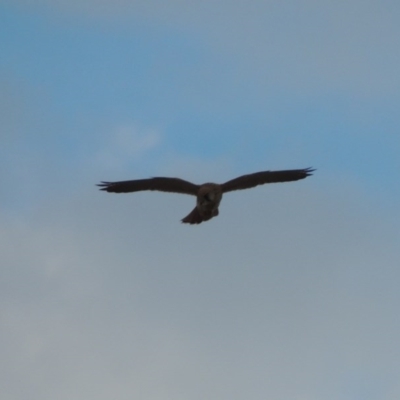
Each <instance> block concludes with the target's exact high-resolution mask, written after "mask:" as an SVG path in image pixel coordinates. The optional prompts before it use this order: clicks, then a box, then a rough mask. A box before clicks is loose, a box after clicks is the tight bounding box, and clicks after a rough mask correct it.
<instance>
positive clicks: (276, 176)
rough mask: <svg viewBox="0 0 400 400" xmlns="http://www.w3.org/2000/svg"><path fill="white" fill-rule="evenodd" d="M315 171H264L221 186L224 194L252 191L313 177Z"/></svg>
mask: <svg viewBox="0 0 400 400" xmlns="http://www.w3.org/2000/svg"><path fill="white" fill-rule="evenodd" d="M313 171H314V169H312V168H305V169H291V170H285V171H262V172H256V173H254V174H249V175H243V176H239V177H238V178H235V179H232V180H230V181H228V182H225V183H223V184H222V185H221V187H222V191H223V192H224V193H226V192H231V191H232V190H241V189H250V188H252V187H255V186H258V185H264V184H265V183H275V182H290V181H297V180H299V179H304V178H306V177H307V176H310V175H312V172H313Z"/></svg>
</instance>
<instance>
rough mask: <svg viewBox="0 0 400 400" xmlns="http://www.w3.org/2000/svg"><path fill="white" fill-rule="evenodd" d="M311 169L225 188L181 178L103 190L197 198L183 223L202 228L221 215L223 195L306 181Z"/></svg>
mask: <svg viewBox="0 0 400 400" xmlns="http://www.w3.org/2000/svg"><path fill="white" fill-rule="evenodd" d="M313 171H314V170H313V169H311V168H306V169H294V170H285V171H263V172H256V173H254V174H249V175H243V176H240V177H238V178H235V179H232V180H230V181H228V182H225V183H223V184H217V183H204V184H203V185H195V184H193V183H191V182H188V181H185V180H183V179H179V178H164V177H158V178H150V179H137V180H132V181H120V182H102V183H100V184H99V185H98V186H100V188H101V190H105V191H106V192H112V193H129V192H138V191H143V190H157V191H161V192H173V193H183V194H190V195H193V196H196V198H197V201H196V207H195V208H194V209H193V210H192V211H191V212H190V213H189V214H188V215H187V216H186V217H185V218H183V219H182V222H184V223H189V224H200V223H201V222H203V221H208V220H210V219H211V218H213V217H216V216H217V215H218V214H219V209H218V208H219V204H220V202H221V199H222V195H223V193H226V192H231V191H233V190H241V189H249V188H252V187H255V186H258V185H263V184H265V183H274V182H289V181H297V180H299V179H304V178H306V177H307V176H309V175H311V173H312V172H313Z"/></svg>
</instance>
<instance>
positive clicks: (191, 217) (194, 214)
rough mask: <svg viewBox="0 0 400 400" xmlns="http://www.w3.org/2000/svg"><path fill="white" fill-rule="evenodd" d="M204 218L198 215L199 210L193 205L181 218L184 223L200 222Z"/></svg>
mask: <svg viewBox="0 0 400 400" xmlns="http://www.w3.org/2000/svg"><path fill="white" fill-rule="evenodd" d="M203 221H204V218H203V217H202V216H201V215H200V213H199V210H198V209H197V207H195V208H194V209H193V210H192V211H191V212H190V213H189V214H188V215H186V217H185V218H183V219H182V222H183V223H184V224H201V223H202V222H203Z"/></svg>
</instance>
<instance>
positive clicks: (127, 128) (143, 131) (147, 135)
mask: <svg viewBox="0 0 400 400" xmlns="http://www.w3.org/2000/svg"><path fill="white" fill-rule="evenodd" d="M160 143H161V134H160V132H159V130H158V129H155V128H142V127H139V126H137V125H136V124H127V125H120V126H119V127H117V128H115V129H114V130H113V131H112V132H110V135H109V137H108V138H106V139H105V141H104V142H103V148H102V149H101V150H100V151H99V152H98V153H97V154H96V155H95V156H94V159H95V161H94V163H95V164H96V165H101V166H102V168H104V169H123V168H124V167H125V166H126V165H127V164H129V163H131V162H133V161H138V160H139V159H140V158H141V157H142V156H144V155H145V154H146V153H147V152H148V151H150V150H152V149H154V148H155V147H157V146H159V145H160Z"/></svg>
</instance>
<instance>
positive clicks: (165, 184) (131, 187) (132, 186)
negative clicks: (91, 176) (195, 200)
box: [97, 177, 199, 196]
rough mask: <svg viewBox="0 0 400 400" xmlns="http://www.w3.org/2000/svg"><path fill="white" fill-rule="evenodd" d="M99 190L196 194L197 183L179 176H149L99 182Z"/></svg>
mask: <svg viewBox="0 0 400 400" xmlns="http://www.w3.org/2000/svg"><path fill="white" fill-rule="evenodd" d="M97 186H100V190H105V191H106V192H112V193H129V192H139V191H142V190H157V191H160V192H172V193H183V194H191V195H194V196H196V195H197V191H198V189H199V186H198V185H195V184H194V183H191V182H188V181H185V180H183V179H179V178H162V177H158V178H149V179H137V180H133V181H120V182H101V183H100V184H98V185H97Z"/></svg>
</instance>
